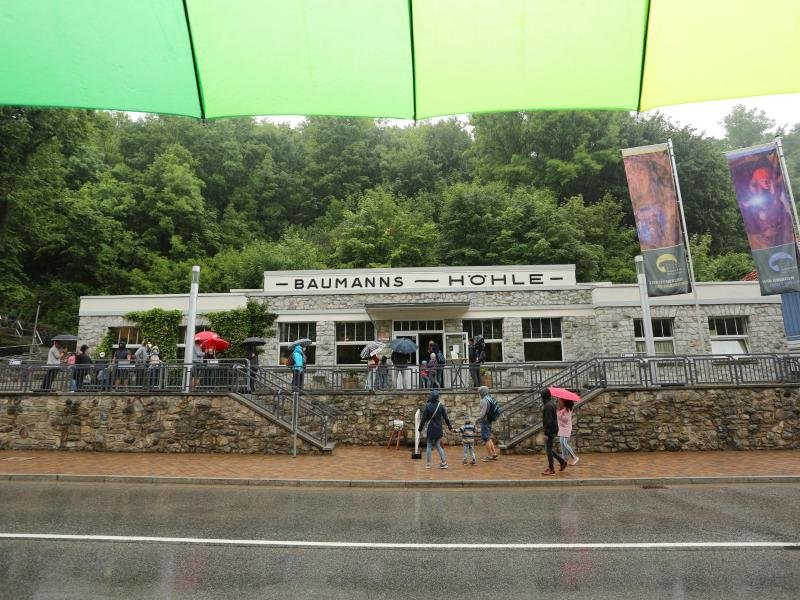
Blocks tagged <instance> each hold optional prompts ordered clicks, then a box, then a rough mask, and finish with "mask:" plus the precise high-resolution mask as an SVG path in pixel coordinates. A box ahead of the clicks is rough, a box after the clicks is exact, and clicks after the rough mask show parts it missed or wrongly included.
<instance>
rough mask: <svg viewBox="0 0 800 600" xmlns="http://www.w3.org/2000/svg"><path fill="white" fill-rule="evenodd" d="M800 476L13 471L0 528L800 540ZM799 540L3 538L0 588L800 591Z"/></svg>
mask: <svg viewBox="0 0 800 600" xmlns="http://www.w3.org/2000/svg"><path fill="white" fill-rule="evenodd" d="M799 492H800V486H798V485H794V484H779V485H730V486H709V485H698V486H681V487H670V488H667V489H649V490H644V489H641V488H635V487H619V488H617V487H615V488H611V487H609V488H567V489H557V490H556V489H550V490H545V489H513V488H508V489H494V490H480V491H477V490H438V491H437V490H391V489H387V490H365V489H353V490H349V489H338V488H337V489H324V488H258V487H245V486H206V487H203V486H188V485H187V486H181V485H131V484H128V485H112V484H90V483H86V484H75V483H52V482H3V483H2V484H1V485H0V507H2V510H1V511H0V532H2V533H39V534H76V535H86V534H96V535H117V536H158V537H180V538H211V539H219V538H224V539H240V540H282V541H314V542H354V543H360V542H402V543H428V542H430V543H472V544H476V543H499V544H508V543H545V542H546V543H566V544H574V543H589V542H606V543H619V542H622V543H624V542H748V541H751V542H752V541H767V542H787V543H797V542H800V502H798V501H797V500H798V497H799V494H798V493H799ZM799 590H800V550H792V549H785V548H780V547H779V548H770V549H753V548H732V549H727V548H726V549H713V548H708V549H705V548H704V549H674V548H669V549H653V548H646V549H629V548H628V549H590V550H586V549H580V550H576V549H555V550H537V549H523V550H520V549H508V548H500V549H441V548H440V549H433V550H431V549H419V548H411V549H409V548H380V549H375V548H370V549H364V548H357V547H356V548H346V547H345V548H309V547H299V548H298V547H253V546H242V545H238V546H237V545H225V546H219V545H210V544H194V543H191V544H188V543H181V542H177V541H171V542H147V541H144V542H142V541H130V542H108V541H104V542H100V541H88V540H74V541H61V540H49V539H43V540H18V539H5V540H0V598H15V599H16V598H192V599H205V598H209V599H211V598H215V599H216V598H308V597H311V596H316V597H317V598H337V599H338V598H426V599H427V598H447V597H463V596H464V594H469V595H473V596H475V597H488V596H493V595H498V596H500V597H505V598H531V597H547V598H576V597H581V598H601V599H602V598H608V599H612V598H613V599H626V598H637V599H639V598H669V599H678V598H797V597H799V596H800V593H798V591H799Z"/></svg>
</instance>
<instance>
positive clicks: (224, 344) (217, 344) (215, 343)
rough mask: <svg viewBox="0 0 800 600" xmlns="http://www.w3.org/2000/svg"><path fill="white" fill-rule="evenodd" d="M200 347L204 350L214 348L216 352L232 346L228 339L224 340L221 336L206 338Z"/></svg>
mask: <svg viewBox="0 0 800 600" xmlns="http://www.w3.org/2000/svg"><path fill="white" fill-rule="evenodd" d="M200 347H201V348H202V349H203V350H213V351H214V352H224V351H225V350H227V349H228V348H230V347H231V343H230V342H229V341H228V340H223V339H222V338H221V337H214V338H208V339H207V340H204V341H203V343H202V344H200Z"/></svg>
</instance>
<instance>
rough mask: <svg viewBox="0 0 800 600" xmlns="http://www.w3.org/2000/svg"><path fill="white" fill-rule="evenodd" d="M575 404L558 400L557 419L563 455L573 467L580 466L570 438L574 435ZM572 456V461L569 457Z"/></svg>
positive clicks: (570, 401)
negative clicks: (573, 408) (573, 410)
mask: <svg viewBox="0 0 800 600" xmlns="http://www.w3.org/2000/svg"><path fill="white" fill-rule="evenodd" d="M574 404H575V403H574V402H573V401H572V400H562V399H561V398H559V399H558V410H557V411H556V418H557V419H558V441H559V443H560V444H561V454H563V455H564V458H565V459H566V460H567V462H569V464H571V465H577V464H578V460H579V459H578V455H577V454H575V451H574V450H573V449H572V446H570V445H569V438H570V436H571V435H572V407H573V405H574ZM570 456H572V460H571V461H570V459H569V457H570Z"/></svg>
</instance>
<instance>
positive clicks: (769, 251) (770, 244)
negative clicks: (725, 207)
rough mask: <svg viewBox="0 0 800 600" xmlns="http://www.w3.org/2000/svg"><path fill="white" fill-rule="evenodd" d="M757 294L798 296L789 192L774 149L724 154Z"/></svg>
mask: <svg viewBox="0 0 800 600" xmlns="http://www.w3.org/2000/svg"><path fill="white" fill-rule="evenodd" d="M725 156H726V158H727V159H728V167H729V168H730V170H731V177H732V178H733V186H734V188H735V189H736V200H737V201H738V203H739V210H740V211H741V213H742V221H743V223H744V230H745V233H747V241H748V242H749V244H750V252H751V253H752V255H753V261H754V262H755V263H756V269H757V270H758V281H759V284H760V285H761V294H762V295H763V296H767V295H770V294H782V293H784V292H798V291H800V271H799V270H798V251H797V243H796V240H795V233H794V221H793V219H792V209H791V207H790V205H789V192H788V190H787V188H786V182H785V181H784V178H783V173H782V171H781V165H780V158H779V156H778V149H777V147H776V145H775V144H774V143H771V144H765V145H763V146H754V147H753V148H744V149H741V150H733V151H732V152H726V153H725Z"/></svg>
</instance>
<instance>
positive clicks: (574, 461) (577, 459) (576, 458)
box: [572, 456, 580, 465]
mask: <svg viewBox="0 0 800 600" xmlns="http://www.w3.org/2000/svg"><path fill="white" fill-rule="evenodd" d="M579 460H580V458H578V457H577V456H576V457H575V460H573V461H572V464H573V465H577V464H578V461H579Z"/></svg>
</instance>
